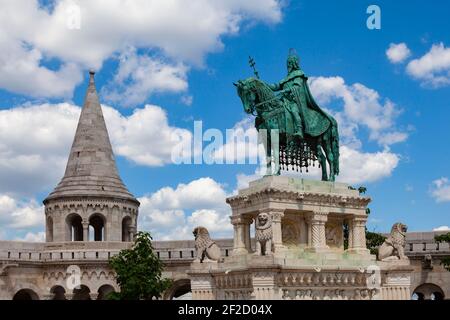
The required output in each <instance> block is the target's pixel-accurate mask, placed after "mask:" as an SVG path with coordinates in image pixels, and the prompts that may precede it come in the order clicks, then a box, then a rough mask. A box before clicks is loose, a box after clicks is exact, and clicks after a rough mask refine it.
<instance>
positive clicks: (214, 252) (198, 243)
mask: <svg viewBox="0 0 450 320" xmlns="http://www.w3.org/2000/svg"><path fill="white" fill-rule="evenodd" d="M192 233H193V234H194V237H195V250H196V251H197V257H196V259H195V260H194V262H200V263H202V262H203V260H205V258H208V259H209V260H211V261H219V259H220V256H221V253H220V248H219V246H218V245H217V244H216V243H215V242H214V241H213V240H212V239H211V238H210V236H209V232H208V229H206V228H205V227H196V228H195V229H194V231H193V232H192Z"/></svg>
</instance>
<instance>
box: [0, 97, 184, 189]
mask: <svg viewBox="0 0 450 320" xmlns="http://www.w3.org/2000/svg"><path fill="white" fill-rule="evenodd" d="M103 112H104V115H105V121H106V125H107V127H108V132H109V134H110V137H111V143H112V145H113V149H114V152H115V154H116V155H121V156H124V157H126V158H127V159H129V160H130V161H132V162H135V163H137V164H141V165H147V166H161V165H164V164H166V163H170V162H171V151H172V148H173V146H175V145H176V144H178V143H179V141H187V140H189V141H190V139H191V138H192V134H191V133H190V132H189V131H188V130H185V129H181V128H176V127H172V126H170V125H169V124H168V119H167V114H166V112H165V111H164V110H163V109H162V108H160V107H158V106H153V105H146V106H145V107H144V108H141V109H135V110H134V112H133V113H132V114H131V115H129V116H123V115H122V114H120V113H119V112H118V111H117V110H116V109H113V108H112V107H108V106H103ZM79 114H80V108H79V107H77V106H74V105H71V104H68V103H61V104H54V105H52V104H42V105H31V106H23V107H17V108H12V109H6V110H1V111H0V136H1V137H2V138H1V139H0V193H7V194H20V195H26V196H30V195H33V194H34V193H36V192H42V191H46V190H48V189H50V188H53V187H54V186H55V185H56V183H57V182H58V180H59V179H60V178H61V177H62V175H63V174H64V168H65V165H66V163H67V156H68V154H69V150H70V146H71V143H72V141H73V137H74V134H75V129H76V125H77V122H78V118H79Z"/></svg>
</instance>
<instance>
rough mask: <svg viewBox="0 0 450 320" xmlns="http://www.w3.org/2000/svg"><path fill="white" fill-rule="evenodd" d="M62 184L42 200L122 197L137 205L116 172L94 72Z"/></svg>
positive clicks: (91, 74)
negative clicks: (76, 197) (77, 197)
mask: <svg viewBox="0 0 450 320" xmlns="http://www.w3.org/2000/svg"><path fill="white" fill-rule="evenodd" d="M89 75H90V79H89V86H88V89H87V93H86V97H85V100H84V105H83V109H82V110H81V114H80V119H79V120H78V126H77V130H76V133H75V138H74V139H73V144H72V148H71V149H70V155H69V160H68V161H67V166H66V172H65V173H64V177H63V178H62V179H61V182H60V183H59V184H58V185H57V186H56V188H55V189H54V190H53V192H52V193H50V195H49V196H48V197H47V198H46V199H45V200H44V203H46V202H47V201H48V200H52V199H56V198H65V197H74V196H95V197H107V198H121V199H128V200H132V201H135V202H137V200H136V198H135V197H134V196H133V195H132V194H131V193H130V192H129V191H128V189H127V188H126V187H125V185H124V183H123V182H122V180H121V179H120V176H119V174H118V172H117V167H116V162H115V160H114V154H113V151H112V148H111V142H110V141H109V136H108V130H107V129H106V124H105V120H104V118H103V112H102V108H101V106H100V102H99V99H98V95H97V90H96V89H95V83H94V72H93V71H90V72H89Z"/></svg>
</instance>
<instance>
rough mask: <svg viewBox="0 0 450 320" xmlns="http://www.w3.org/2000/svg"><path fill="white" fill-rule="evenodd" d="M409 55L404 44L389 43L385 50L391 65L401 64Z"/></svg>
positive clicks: (409, 52)
mask: <svg viewBox="0 0 450 320" xmlns="http://www.w3.org/2000/svg"><path fill="white" fill-rule="evenodd" d="M410 55H411V51H410V50H409V48H408V46H407V45H406V43H404V42H402V43H397V44H396V43H391V44H390V45H389V48H388V49H387V50H386V56H387V57H388V59H389V61H390V62H391V63H401V62H403V61H405V60H406V59H407V58H408V57H409V56H410Z"/></svg>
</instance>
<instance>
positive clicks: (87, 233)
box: [81, 221, 89, 241]
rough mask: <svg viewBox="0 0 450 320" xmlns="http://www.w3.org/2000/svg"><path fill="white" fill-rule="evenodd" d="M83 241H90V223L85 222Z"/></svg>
mask: <svg viewBox="0 0 450 320" xmlns="http://www.w3.org/2000/svg"><path fill="white" fill-rule="evenodd" d="M81 224H82V225H83V241H89V222H88V221H83V222H82V223H81Z"/></svg>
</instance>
